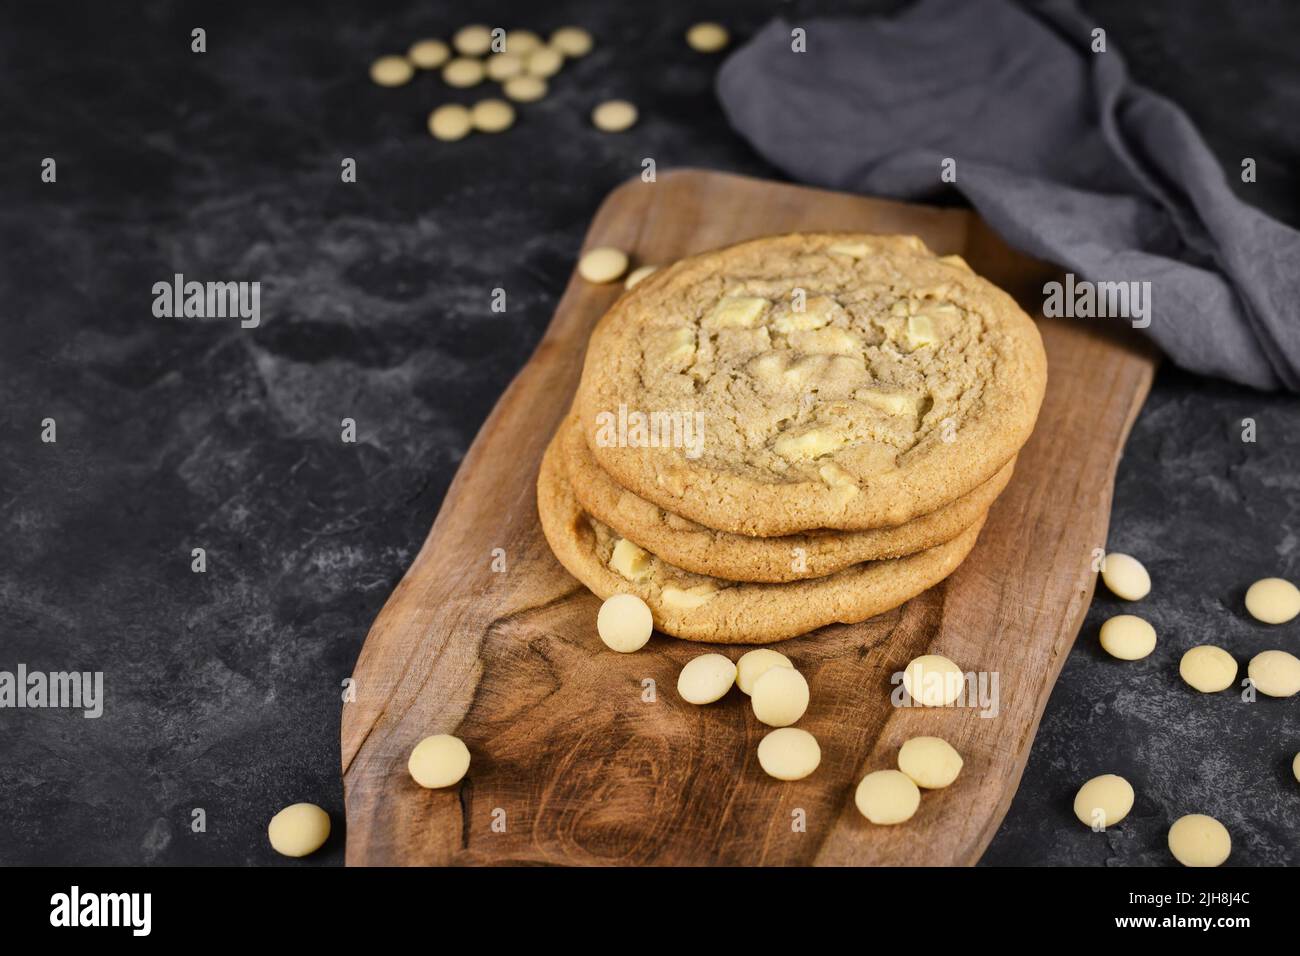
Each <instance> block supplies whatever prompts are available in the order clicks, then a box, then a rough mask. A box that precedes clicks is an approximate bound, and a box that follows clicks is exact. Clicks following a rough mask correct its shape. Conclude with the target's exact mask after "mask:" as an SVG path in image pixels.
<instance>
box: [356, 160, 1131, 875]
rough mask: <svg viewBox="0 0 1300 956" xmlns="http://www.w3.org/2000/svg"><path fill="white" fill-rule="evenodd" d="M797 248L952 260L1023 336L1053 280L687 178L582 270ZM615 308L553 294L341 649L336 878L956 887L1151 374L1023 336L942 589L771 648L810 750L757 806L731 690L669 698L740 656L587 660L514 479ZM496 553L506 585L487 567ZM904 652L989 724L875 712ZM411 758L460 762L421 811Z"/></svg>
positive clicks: (985, 831)
mask: <svg viewBox="0 0 1300 956" xmlns="http://www.w3.org/2000/svg"><path fill="white" fill-rule="evenodd" d="M798 230H862V231H869V232H882V233H915V234H917V235H920V236H921V237H922V238H923V239H924V240H925V241H926V242H927V243H928V244H929V245H930V247H931V248H933V249H934V250H936V251H937V252H940V253H950V252H957V253H961V254H962V255H963V256H965V257H966V259H967V261H968V262H969V263H970V264H971V266H972V267H973V268H974V269H975V271H976V272H978V273H980V274H981V275H984V276H986V277H988V278H989V279H991V280H993V281H994V282H996V283H998V284H999V285H1001V286H1002V287H1003V288H1005V289H1007V290H1008V291H1009V292H1010V293H1011V294H1013V295H1015V296H1016V297H1017V298H1018V299H1019V300H1020V301H1021V303H1022V305H1023V306H1024V307H1025V309H1026V311H1028V312H1029V313H1030V314H1031V315H1039V313H1040V306H1041V303H1042V300H1043V295H1042V285H1043V282H1044V281H1045V280H1047V279H1050V278H1051V277H1052V276H1053V270H1052V269H1051V268H1049V267H1045V266H1043V265H1041V264H1036V263H1033V262H1031V261H1028V260H1026V259H1024V258H1022V257H1020V256H1017V255H1015V254H1014V253H1012V252H1011V251H1009V250H1008V249H1007V248H1006V247H1005V246H1004V245H1003V244H1002V243H1001V242H1000V241H999V240H998V239H997V238H996V237H995V236H993V235H992V233H991V232H990V231H989V230H988V229H987V228H986V227H985V226H983V224H982V223H981V221H980V220H979V219H978V218H977V217H975V216H974V215H972V214H971V213H969V212H966V211H963V210H941V209H932V208H925V207H920V206H911V205H904V204H900V203H894V202H885V201H881V200H874V199H865V198H861V197H856V196H848V195H842V194H838V193H832V192H824V191H820V190H814V189H806V188H801V187H796V186H789V185H783V184H778V183H771V182H763V181H759V180H755V179H746V178H740V177H737V176H731V175H726V174H722V173H714V172H703V171H694V170H691V171H678V172H672V173H668V174H664V175H661V176H660V177H659V181H658V182H656V183H643V182H641V181H639V180H637V181H633V182H629V183H627V184H625V185H623V186H621V187H619V188H618V189H616V190H615V191H614V192H613V193H611V194H610V196H609V197H608V198H607V199H606V200H605V202H604V204H603V205H602V206H601V207H600V211H599V212H598V213H597V214H596V218H595V220H594V222H593V223H592V225H591V229H590V231H589V233H588V235H587V240H586V247H588V248H589V247H592V246H597V245H610V246H617V247H619V248H623V249H627V250H629V251H630V253H631V255H632V261H633V263H634V264H640V263H663V262H671V261H673V260H674V259H678V258H680V257H682V256H685V255H688V254H691V253H695V252H700V251H702V250H705V249H710V248H713V247H716V246H721V245H725V244H728V243H732V242H737V241H740V240H743V239H749V238H752V237H755V236H761V235H766V234H771V233H780V232H790V231H798ZM619 291H621V287H615V286H593V285H590V284H588V283H586V282H584V281H583V280H581V279H579V278H577V277H576V275H575V277H573V278H572V279H571V280H570V282H569V285H568V288H567V289H566V290H565V294H564V297H563V299H561V301H560V304H559V307H558V309H557V310H556V313H555V317H554V319H553V320H552V321H551V324H550V327H549V329H548V330H547V332H546V335H545V337H544V338H543V339H542V342H541V344H540V345H539V346H538V347H537V351H536V352H535V353H534V354H533V356H532V358H531V360H530V361H529V362H528V364H527V365H526V366H525V367H524V369H523V370H522V371H521V372H520V373H519V375H518V377H517V378H516V379H515V380H514V382H513V383H512V384H511V385H510V387H509V389H507V391H506V393H505V395H504V396H502V398H501V400H500V401H499V402H498V403H497V406H496V408H495V409H494V410H493V412H492V414H491V416H490V417H489V418H488V420H487V422H486V423H485V424H484V426H483V429H482V431H481V432H480V433H479V435H478V438H477V439H476V440H475V441H474V444H473V446H472V447H471V448H470V451H469V453H468V455H467V456H466V457H465V461H464V463H463V464H462V465H461V468H460V472H459V473H458V474H457V475H456V478H455V481H454V482H453V483H452V485H451V488H450V489H449V491H448V492H447V498H446V501H445V502H444V503H443V506H442V510H441V512H440V513H439V514H438V518H437V520H436V521H435V522H434V525H433V530H432V531H430V533H429V537H428V539H427V540H426V541H425V543H424V547H423V548H422V549H421V551H420V554H419V556H418V557H417V558H416V559H415V563H414V564H413V565H412V566H411V568H410V570H408V571H407V573H406V576H405V577H404V578H403V579H402V582H401V583H400V584H399V585H398V587H397V589H396V591H394V592H393V594H392V596H391V597H390V598H389V600H388V603H387V604H386V605H385V606H384V609H383V611H382V612H381V613H380V615H379V617H378V619H377V620H376V621H375V624H374V626H373V627H372V628H371V631H370V634H369V636H368V637H367V638H366V643H365V646H364V648H363V649H362V651H361V656H360V659H359V660H358V661H357V666H356V669H355V671H354V675H353V676H354V677H355V681H356V690H357V700H356V701H355V702H353V703H349V704H346V705H345V706H344V711H343V728H342V756H343V784H344V792H345V796H346V803H347V861H348V863H349V864H512V863H513V864H576V865H590V864H596V865H600V864H633V865H660V864H670V865H696V864H745V865H749V864H830V865H840V864H853V865H856V864H902V865H919V864H973V863H975V862H976V861H977V860H978V859H979V856H980V854H981V853H982V852H983V850H984V848H985V846H987V845H988V842H989V840H990V839H991V838H992V837H993V834H994V832H995V830H996V829H997V826H998V824H999V822H1000V821H1001V819H1002V817H1003V815H1004V814H1005V813H1006V810H1007V807H1008V806H1009V804H1010V802H1011V798H1012V795H1013V794H1014V793H1015V790H1016V786H1017V784H1018V783H1019V780H1020V775H1021V772H1022V771H1023V769H1024V765H1025V760H1026V758H1027V757H1028V754H1029V747H1030V744H1031V742H1032V741H1033V739H1034V734H1035V732H1036V730H1037V728H1038V721H1039V717H1040V716H1041V714H1042V711H1043V707H1044V705H1045V704H1046V702H1047V697H1048V694H1049V692H1050V691H1051V688H1052V684H1053V683H1054V682H1055V680H1056V677H1057V675H1058V673H1059V672H1060V669H1061V665H1062V664H1063V662H1064V660H1065V657H1066V654H1067V652H1068V651H1069V649H1070V646H1071V644H1073V642H1074V638H1075V635H1076V634H1077V633H1078V630H1079V626H1080V624H1081V622H1082V621H1083V617H1084V613H1085V611H1086V610H1087V607H1088V603H1089V601H1090V600H1091V597H1092V589H1093V584H1094V581H1095V577H1096V576H1095V574H1094V573H1093V572H1092V570H1091V562H1092V556H1093V549H1095V548H1101V547H1103V546H1104V544H1105V541H1106V529H1107V521H1108V516H1109V512H1110V500H1111V491H1112V481H1113V478H1114V471H1115V466H1116V462H1117V461H1118V459H1119V455H1120V450H1121V448H1122V446H1123V444H1124V440H1125V437H1126V436H1127V434H1128V430H1129V427H1130V425H1131V424H1132V421H1133V419H1134V417H1135V416H1136V414H1137V411H1138V409H1139V407H1140V406H1141V404H1142V401H1143V399H1144V398H1145V396H1146V393H1147V390H1148V388H1149V386H1150V382H1151V377H1152V372H1153V369H1154V357H1153V356H1152V354H1151V353H1150V352H1149V351H1148V350H1147V349H1146V348H1144V347H1143V346H1142V345H1141V344H1140V343H1139V342H1137V341H1136V340H1135V339H1133V338H1122V337H1112V335H1110V334H1109V333H1103V332H1102V331H1101V330H1100V329H1099V328H1098V327H1097V323H1093V324H1092V325H1089V324H1088V323H1086V322H1077V321H1076V322H1065V321H1053V320H1047V319H1040V328H1041V330H1042V334H1043V339H1044V342H1045V343H1046V347H1047V355H1048V363H1049V381H1048V387H1047V396H1046V399H1045V401H1044V404H1043V408H1042V413H1041V416H1040V418H1039V422H1038V427H1037V430H1036V431H1035V432H1034V435H1033V438H1032V439H1031V440H1030V442H1029V444H1028V445H1027V446H1026V447H1025V449H1024V450H1023V451H1022V452H1021V455H1020V462H1019V466H1018V467H1017V468H1016V473H1015V477H1014V478H1013V479H1012V481H1011V484H1010V486H1009V487H1008V489H1007V491H1006V492H1005V493H1004V494H1003V495H1002V497H1001V498H1000V499H999V500H998V502H997V503H996V504H995V505H994V507H993V509H992V511H991V513H990V517H989V521H988V524H987V526H986V527H985V529H984V532H983V534H982V536H981V537H980V540H979V543H978V545H977V546H976V548H975V550H974V552H973V553H972V554H971V555H970V557H969V558H968V559H967V560H966V562H965V564H963V565H962V566H961V568H960V569H959V570H958V571H957V572H956V573H955V574H954V575H953V576H952V577H950V578H949V579H948V580H947V581H946V582H944V583H943V584H941V585H939V586H937V587H935V588H933V589H931V590H930V591H928V592H926V593H925V594H923V595H921V596H920V597H917V598H916V599H914V600H912V601H911V602H909V603H908V604H907V605H905V606H904V607H902V608H899V609H898V610H896V611H893V612H891V613H888V614H884V615H881V616H879V617H877V618H875V619H873V620H871V621H868V622H866V623H864V624H859V625H837V626H833V627H828V628H824V629H822V630H820V631H817V632H815V633H813V634H809V635H806V636H804V637H801V638H796V639H795V640H791V641H787V642H784V643H782V644H781V645H780V649H781V650H782V651H783V652H784V653H786V654H787V655H789V656H790V657H791V658H792V659H793V660H794V662H795V663H796V665H797V666H798V667H799V669H800V670H801V671H802V672H803V673H804V675H805V676H806V677H807V678H808V682H809V684H810V685H811V689H812V703H811V705H810V707H809V709H808V713H807V714H806V715H805V716H804V718H803V719H802V720H801V721H800V722H799V726H801V727H803V728H805V729H807V730H809V731H811V732H812V733H813V734H814V735H815V736H816V737H817V739H818V740H819V741H820V743H821V748H822V763H821V766H820V768H819V769H818V770H817V771H816V772H815V773H814V774H813V775H812V776H811V777H809V778H807V779H805V780H802V781H798V782H794V783H781V782H778V781H776V780H773V779H771V778H770V777H768V776H766V775H765V774H764V773H763V772H762V770H761V769H760V768H759V766H758V762H757V758H756V756H755V749H756V747H757V745H758V742H759V740H760V739H761V738H762V736H763V734H764V733H765V732H766V731H767V730H768V728H766V727H764V726H762V725H761V724H759V723H758V722H757V721H756V720H755V719H754V716H753V714H752V712H751V711H750V708H749V706H748V698H746V697H744V696H743V695H742V694H740V692H739V691H735V690H733V691H732V692H731V693H730V694H729V695H728V696H727V697H726V698H724V699H723V700H722V701H720V702H718V703H716V704H713V705H710V706H707V707H694V706H690V705H688V704H685V703H683V702H682V701H681V700H680V699H679V698H678V697H677V692H676V681H677V674H678V671H679V670H680V669H681V667H682V665H683V664H685V663H686V661H687V660H689V659H690V658H692V657H694V656H695V655H697V654H700V653H702V652H705V651H714V650H719V649H721V650H723V651H725V652H727V653H729V655H730V656H731V657H732V658H733V659H734V658H736V657H739V655H740V653H741V652H742V651H743V650H744V649H743V648H718V647H716V646H705V645H700V644H693V643H688V642H684V641H678V640H675V639H673V638H670V637H664V636H661V635H658V634H656V635H655V636H654V637H653V638H652V639H651V641H650V643H649V644H648V645H647V646H646V647H645V649H644V650H642V651H641V652H639V653H636V654H627V655H623V654H616V653H613V652H611V651H608V650H606V649H605V648H604V646H603V645H602V644H601V643H600V641H599V639H598V638H597V636H596V627H595V625H596V611H597V610H598V608H599V606H600V602H599V601H598V600H597V599H596V598H595V597H594V596H593V595H592V594H591V593H589V592H588V591H587V590H586V589H585V588H584V587H582V586H581V585H580V584H578V582H577V581H576V580H574V579H573V578H572V577H570V576H569V575H568V574H567V573H566V572H565V571H564V569H563V568H561V567H560V565H559V564H558V563H557V562H556V561H555V559H554V558H553V557H552V555H551V553H550V551H549V549H548V548H547V545H546V542H545V540H544V539H543V537H542V532H541V529H540V528H539V526H538V519H537V508H536V504H535V501H534V484H535V480H536V477H537V467H538V462H539V461H540V459H541V456H542V451H543V449H544V448H545V446H546V443H547V441H548V440H549V439H550V437H551V434H552V432H554V430H555V428H556V426H557V425H558V424H559V423H560V420H561V417H562V416H563V415H564V413H565V411H566V410H567V409H568V407H569V402H570V399H571V398H572V395H573V391H574V388H575V386H576V384H577V381H578V375H579V371H580V369H581V366H582V359H583V354H584V350H585V347H586V343H587V337H588V335H589V333H590V331H591V328H592V326H593V325H594V324H595V322H596V320H597V319H598V318H599V317H600V315H601V314H602V313H603V312H604V311H605V309H606V308H607V307H608V306H609V305H610V303H612V302H613V301H614V299H615V298H616V297H617V295H618V293H619ZM496 548H501V549H504V552H505V556H504V560H505V569H504V570H503V571H494V570H493V567H492V565H493V550H494V549H496ZM927 652H936V653H943V654H945V655H946V656H948V657H950V658H952V659H953V660H955V661H957V662H958V663H959V664H961V665H962V667H963V668H965V669H967V670H972V671H981V672H986V673H989V674H994V673H995V674H996V675H997V676H998V681H999V685H998V691H999V694H998V712H997V716H996V717H988V718H986V717H980V716H979V715H978V713H977V711H976V710H974V709H971V708H964V709H955V708H953V709H943V710H933V709H930V710H920V709H918V708H896V707H894V706H892V705H891V703H890V698H891V692H892V691H893V690H894V685H893V684H892V683H891V675H894V674H895V673H897V672H898V671H901V670H902V668H903V667H904V665H905V664H906V663H907V662H908V661H909V660H910V659H911V658H913V657H916V656H917V655H920V654H923V653H927ZM648 680H649V681H653V682H654V687H655V691H656V692H655V694H654V695H653V700H646V699H645V698H646V697H647V696H648V695H647V692H646V686H647V681H648ZM434 733H450V734H456V735H457V736H459V737H460V738H462V739H463V740H464V741H465V742H466V744H468V746H469V749H470V752H471V754H472V755H473V759H472V763H471V766H470V770H469V775H468V776H467V777H466V779H465V780H464V781H463V782H462V783H461V784H460V785H459V786H457V787H453V788H450V789H448V790H445V791H429V790H423V789H421V788H420V787H418V786H416V784H415V783H414V782H413V781H412V780H411V778H410V776H409V775H408V773H407V770H406V760H407V755H408V754H409V752H410V750H411V748H412V747H413V746H414V745H415V744H416V742H417V741H419V740H420V739H421V738H423V737H425V736H427V735H429V734H434ZM919 734H936V735H938V736H942V737H944V738H946V739H947V740H949V741H950V742H951V743H952V744H953V745H954V746H956V748H957V749H958V750H959V751H960V752H961V753H962V755H963V756H964V758H965V768H964V769H963V771H962V774H961V776H960V777H959V778H958V780H957V782H956V783H955V784H954V785H953V786H951V787H949V788H948V789H946V790H943V791H938V792H935V793H929V794H926V795H925V796H924V797H923V798H922V801H921V807H920V810H919V811H918V812H917V814H916V816H915V817H913V818H912V820H911V821H909V822H908V823H907V824H905V825H903V826H897V827H878V826H873V825H871V824H869V823H867V822H866V820H864V819H863V818H862V817H861V816H860V815H859V814H858V812H857V810H856V809H855V808H854V805H853V792H854V788H855V787H856V785H857V782H858V780H859V779H861V778H862V776H863V775H864V774H866V773H867V772H869V771H872V770H878V769H882V768H889V767H894V766H896V758H897V752H898V747H899V745H900V744H901V743H902V742H903V741H904V740H906V739H907V738H908V737H912V736H916V735H919ZM799 821H802V822H803V828H802V829H801V828H800V827H799V825H798V823H799Z"/></svg>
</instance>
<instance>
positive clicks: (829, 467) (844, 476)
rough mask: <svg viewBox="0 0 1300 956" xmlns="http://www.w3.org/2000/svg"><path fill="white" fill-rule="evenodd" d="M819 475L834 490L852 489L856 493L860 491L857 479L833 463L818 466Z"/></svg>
mask: <svg viewBox="0 0 1300 956" xmlns="http://www.w3.org/2000/svg"><path fill="white" fill-rule="evenodd" d="M817 474H819V475H820V476H821V479H822V481H824V482H826V484H827V485H829V486H830V487H832V488H852V489H853V490H854V491H855V492H856V491H857V490H858V481H857V479H856V478H854V477H853V476H852V475H850V474H849V473H848V472H847V471H845V470H844V469H843V468H841V467H840V466H839V465H837V464H835V462H833V461H828V462H825V463H824V464H822V465H820V466H818V468H817Z"/></svg>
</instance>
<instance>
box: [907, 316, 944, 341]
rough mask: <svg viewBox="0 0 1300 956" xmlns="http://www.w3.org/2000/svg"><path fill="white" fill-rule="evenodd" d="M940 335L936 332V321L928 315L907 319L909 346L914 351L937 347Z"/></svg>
mask: <svg viewBox="0 0 1300 956" xmlns="http://www.w3.org/2000/svg"><path fill="white" fill-rule="evenodd" d="M938 342H939V335H938V333H937V332H935V330H934V320H933V319H931V318H930V316H928V315H924V314H922V315H912V316H908V319H907V346H908V348H910V349H912V350H916V349H919V348H924V347H925V346H927V345H936V344H938Z"/></svg>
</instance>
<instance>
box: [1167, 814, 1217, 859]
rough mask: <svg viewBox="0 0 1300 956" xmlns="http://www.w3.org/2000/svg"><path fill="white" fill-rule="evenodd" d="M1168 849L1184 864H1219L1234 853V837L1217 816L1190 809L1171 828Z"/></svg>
mask: <svg viewBox="0 0 1300 956" xmlns="http://www.w3.org/2000/svg"><path fill="white" fill-rule="evenodd" d="M1169 852H1170V853H1172V854H1173V855H1174V859H1175V860H1177V861H1178V862H1179V863H1181V864H1182V865H1183V866H1218V865H1219V864H1221V863H1223V861H1224V860H1226V859H1227V858H1228V856H1229V855H1230V854H1231V853H1232V837H1231V835H1229V833H1228V829H1227V827H1225V826H1224V825H1223V824H1222V823H1220V822H1219V821H1218V820H1216V819H1214V817H1207V816H1206V815H1205V814H1203V813H1189V814H1188V815H1187V816H1185V817H1179V818H1178V819H1177V820H1175V821H1174V825H1173V826H1171V827H1170V828H1169Z"/></svg>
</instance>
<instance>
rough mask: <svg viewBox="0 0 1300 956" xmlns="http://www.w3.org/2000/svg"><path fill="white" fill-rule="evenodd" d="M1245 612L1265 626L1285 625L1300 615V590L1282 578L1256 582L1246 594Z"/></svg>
mask: <svg viewBox="0 0 1300 956" xmlns="http://www.w3.org/2000/svg"><path fill="white" fill-rule="evenodd" d="M1246 610H1247V611H1249V612H1250V616H1251V617H1253V618H1254V619H1255V620H1257V621H1262V622H1263V623H1265V624H1285V623H1286V622H1287V621H1290V620H1292V619H1294V618H1295V616H1296V615H1297V614H1300V588H1297V587H1296V586H1295V585H1294V584H1292V583H1291V582H1290V581H1287V580H1284V579H1282V578H1264V579H1263V580H1262V581H1256V582H1255V583H1254V584H1252V585H1251V586H1250V590H1248V591H1247V592H1246Z"/></svg>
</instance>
